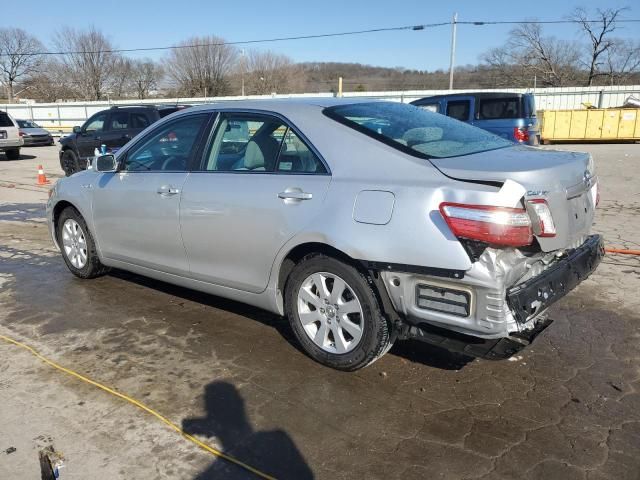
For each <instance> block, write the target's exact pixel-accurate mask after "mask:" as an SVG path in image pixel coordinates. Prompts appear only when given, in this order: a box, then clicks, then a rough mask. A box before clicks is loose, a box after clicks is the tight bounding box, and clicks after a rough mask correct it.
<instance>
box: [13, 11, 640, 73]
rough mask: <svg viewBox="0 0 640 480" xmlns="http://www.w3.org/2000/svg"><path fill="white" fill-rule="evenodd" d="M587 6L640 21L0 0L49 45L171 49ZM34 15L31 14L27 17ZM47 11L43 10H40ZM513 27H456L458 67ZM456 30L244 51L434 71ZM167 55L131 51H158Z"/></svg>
mask: <svg viewBox="0 0 640 480" xmlns="http://www.w3.org/2000/svg"><path fill="white" fill-rule="evenodd" d="M580 4H581V5H583V6H584V7H585V8H588V9H592V10H593V9H595V8H598V7H600V8H606V7H608V6H611V7H614V6H628V7H630V9H629V10H628V11H627V12H625V14H624V16H625V17H626V18H640V3H639V2H638V0H610V1H607V0H581V1H579V0H576V1H574V2H566V3H565V2H562V1H558V0H537V1H536V2H518V1H514V0H495V1H491V0H484V1H477V0H475V1H470V0H467V1H462V0H453V1H444V0H440V1H437V2H436V1H431V2H429V1H426V0H392V1H390V0H384V1H379V0H369V1H362V0H358V1H347V0H342V1H338V0H322V1H316V2H288V1H280V2H266V1H254V0H222V1H220V0H218V1H193V0H155V1H136V0H129V1H126V2H125V1H115V0H102V1H98V2H92V1H89V2H82V1H78V2H74V5H73V6H71V5H70V3H66V2H59V3H55V2H53V3H52V2H51V1H46V2H45V1H41V0H29V1H28V2H18V1H9V0H6V1H4V2H2V7H0V10H1V13H0V27H8V26H10V27H20V28H23V29H25V30H27V31H29V32H30V33H32V34H34V35H36V36H37V37H39V38H40V39H41V41H43V42H44V43H45V45H46V46H47V47H50V46H51V42H50V39H51V36H52V34H53V33H54V32H55V31H56V30H57V29H59V28H60V27H61V26H63V25H68V26H72V27H76V28H82V27H85V26H88V25H91V24H93V25H95V26H97V27H98V28H100V29H102V30H103V31H104V32H105V33H106V34H107V36H108V37H109V38H110V39H111V41H112V42H113V43H114V44H115V45H116V46H117V47H120V48H135V47H154V46H166V45H171V44H174V43H177V42H179V41H182V40H185V39H187V38H188V37H190V36H193V35H206V34H215V35H218V36H221V37H223V38H225V39H227V40H232V41H236V40H251V39H260V38H269V37H280V36H290V35H307V34H315V33H327V32H340V31H347V30H361V29H368V28H378V27H388V26H402V25H412V24H421V23H435V22H441V21H448V20H450V18H451V15H452V14H453V12H458V15H459V20H471V21H473V20H521V19H525V18H527V19H530V18H537V19H540V20H548V19H560V18H563V17H565V16H566V15H567V14H568V13H570V11H571V10H572V9H573V8H574V6H576V5H580ZM29 12H34V13H33V14H30V13H29ZM44 12H46V14H43V13H44ZM510 28H512V27H509V26H484V27H475V26H459V27H458V49H457V59H456V64H457V65H464V64H469V63H477V62H478V57H479V55H480V54H481V53H483V52H484V51H486V50H487V49H489V48H490V47H494V46H498V45H500V44H501V43H502V42H503V41H504V40H505V38H506V36H507V33H508V31H509V30H510ZM545 30H546V31H547V32H548V33H549V34H552V35H555V36H557V37H562V38H566V39H577V35H576V28H574V26H572V25H562V26H545ZM639 32H640V24H627V25H624V26H623V29H621V30H620V31H619V32H617V34H619V36H622V37H631V38H634V37H635V38H638V37H639V36H640V33H639ZM450 35H451V33H450V27H448V26H447V27H439V28H435V29H428V30H423V31H418V32H414V31H402V32H388V33H374V34H367V35H359V36H353V37H337V38H328V39H314V40H298V41H288V42H279V43H272V44H265V45H253V46H250V47H247V48H260V49H270V50H273V51H276V52H278V53H283V54H286V55H289V56H290V57H292V58H293V59H294V60H296V61H339V62H359V63H365V64H371V65H381V66H388V67H394V66H402V67H407V68H416V69H428V70H434V69H437V68H447V67H448V64H449V43H450ZM163 55H164V53H162V52H153V53H145V54H141V55H138V54H135V55H132V56H148V57H151V58H160V57H162V56H163Z"/></svg>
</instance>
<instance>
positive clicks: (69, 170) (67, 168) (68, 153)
mask: <svg viewBox="0 0 640 480" xmlns="http://www.w3.org/2000/svg"><path fill="white" fill-rule="evenodd" d="M60 166H61V167H62V170H64V174H65V175H66V176H67V177H70V176H71V175H73V174H74V173H76V172H79V171H80V167H79V166H78V158H77V157H76V154H75V153H73V150H65V151H64V152H63V153H62V158H61V159H60Z"/></svg>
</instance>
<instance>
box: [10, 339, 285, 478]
mask: <svg viewBox="0 0 640 480" xmlns="http://www.w3.org/2000/svg"><path fill="white" fill-rule="evenodd" d="M0 339H1V340H4V341H6V342H8V343H11V344H13V345H16V346H18V347H20V348H23V349H25V350H27V351H28V352H29V353H31V354H33V355H34V356H35V357H37V358H39V359H40V360H42V361H43V362H44V363H46V364H47V365H49V366H51V367H53V368H55V369H56V370H59V371H61V372H64V373H66V374H68V375H71V376H72V377H76V378H77V379H79V380H82V381H83V382H85V383H88V384H90V385H93V386H94V387H97V388H99V389H100V390H104V391H105V392H107V393H110V394H111V395H114V396H116V397H118V398H120V399H122V400H125V401H127V402H129V403H131V404H133V405H135V406H136V407H138V408H140V409H141V410H144V411H145V412H147V413H149V414H151V415H153V416H154V417H156V418H157V419H158V420H160V421H162V422H163V423H165V424H166V425H168V426H169V427H171V429H173V430H175V431H176V432H178V433H179V434H180V435H182V436H183V437H184V438H186V439H187V440H189V441H190V442H193V443H195V444H196V445H197V446H198V447H200V448H201V449H203V450H205V451H207V452H209V453H210V454H212V455H214V456H216V457H218V458H222V459H224V460H226V461H228V462H231V463H233V464H235V465H237V466H239V467H241V468H244V469H245V470H248V471H249V472H251V473H253V474H255V475H257V476H258V477H260V478H264V479H266V480H275V478H274V477H272V476H270V475H267V474H266V473H264V472H261V471H260V470H258V469H257V468H254V467H252V466H251V465H247V464H246V463H244V462H242V461H240V460H238V459H236V458H234V457H232V456H230V455H227V454H226V453H223V452H221V451H219V450H216V449H215V448H213V447H210V446H209V445H207V444H206V443H204V442H201V441H200V440H198V439H197V438H195V437H194V436H193V435H189V434H188V433H186V432H184V431H183V430H182V429H181V428H180V427H179V426H177V425H176V424H175V423H173V422H172V421H171V420H169V419H168V418H166V417H164V416H162V415H161V414H159V413H158V412H156V411H155V410H153V409H152V408H150V407H147V406H146V405H145V404H144V403H141V402H139V401H138V400H136V399H134V398H131V397H129V396H127V395H125V394H123V393H120V392H117V391H115V390H114V389H112V388H109V387H107V386H105V385H102V384H101V383H99V382H96V381H95V380H91V379H90V378H88V377H85V376H84V375H81V374H79V373H77V372H74V371H73V370H70V369H68V368H65V367H63V366H62V365H58V364H57V363H56V362H54V361H52V360H49V359H48V358H47V357H45V356H43V355H41V354H40V353H39V352H38V351H37V350H35V349H34V348H32V347H30V346H29V345H25V344H24V343H22V342H19V341H18V340H14V339H13V338H10V337H6V336H4V335H0Z"/></svg>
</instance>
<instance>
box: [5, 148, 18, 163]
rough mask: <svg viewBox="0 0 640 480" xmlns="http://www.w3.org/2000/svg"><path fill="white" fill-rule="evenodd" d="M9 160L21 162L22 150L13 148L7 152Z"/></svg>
mask: <svg viewBox="0 0 640 480" xmlns="http://www.w3.org/2000/svg"><path fill="white" fill-rule="evenodd" d="M5 153H6V155H7V158H8V159H9V160H20V149H19V148H12V149H11V150H7V151H6V152H5Z"/></svg>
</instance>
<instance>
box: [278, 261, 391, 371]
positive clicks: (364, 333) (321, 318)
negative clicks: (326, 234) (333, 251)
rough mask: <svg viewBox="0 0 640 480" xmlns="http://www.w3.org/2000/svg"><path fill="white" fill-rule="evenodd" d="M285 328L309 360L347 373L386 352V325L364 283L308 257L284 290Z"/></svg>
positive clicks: (345, 269) (349, 269)
mask: <svg viewBox="0 0 640 480" xmlns="http://www.w3.org/2000/svg"><path fill="white" fill-rule="evenodd" d="M285 297H286V310H287V316H288V317H289V323H290V324H291V327H292V329H293V331H294V333H295V336H296V338H297V339H298V341H299V342H300V344H301V345H302V347H303V349H304V350H305V351H306V352H307V353H308V354H309V356H311V357H312V358H313V359H314V360H316V361H318V362H320V363H322V364H324V365H327V366H329V367H332V368H336V369H338V370H346V371H353V370H357V369H359V368H362V367H365V366H367V365H369V364H370V363H372V362H374V361H375V360H377V359H378V358H379V357H380V356H382V355H383V354H384V353H385V352H386V351H387V350H388V349H389V347H390V345H391V340H390V332H389V325H388V323H387V321H386V319H385V318H384V316H383V315H382V312H381V311H380V307H379V305H378V300H377V298H376V295H375V293H374V292H373V290H372V289H371V286H370V285H369V282H368V281H367V278H366V277H365V276H364V275H363V274H362V273H361V272H359V271H358V270H357V269H356V268H354V267H353V266H351V265H348V264H346V263H343V262H341V261H339V260H337V259H335V258H332V257H328V256H325V255H320V254H313V255H309V256H307V257H305V258H304V259H302V260H301V261H300V262H298V264H297V265H296V266H295V267H294V268H293V270H292V272H291V274H290V276H289V279H288V281H287V285H286V288H285Z"/></svg>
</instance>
